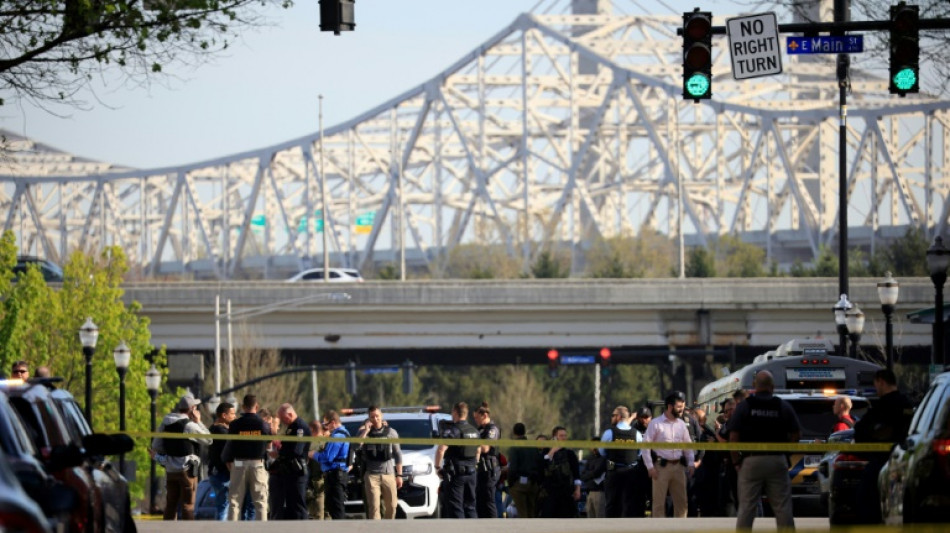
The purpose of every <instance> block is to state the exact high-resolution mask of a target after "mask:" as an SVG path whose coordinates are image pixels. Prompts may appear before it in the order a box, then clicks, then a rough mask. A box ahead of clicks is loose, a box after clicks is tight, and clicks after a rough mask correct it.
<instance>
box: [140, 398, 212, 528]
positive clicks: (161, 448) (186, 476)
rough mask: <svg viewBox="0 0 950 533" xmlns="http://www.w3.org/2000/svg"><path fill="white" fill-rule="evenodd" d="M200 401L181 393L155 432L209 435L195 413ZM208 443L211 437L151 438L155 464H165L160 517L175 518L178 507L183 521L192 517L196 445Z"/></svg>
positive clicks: (197, 463) (193, 515)
mask: <svg viewBox="0 0 950 533" xmlns="http://www.w3.org/2000/svg"><path fill="white" fill-rule="evenodd" d="M200 404H201V400H199V399H197V398H195V397H194V396H192V395H191V393H189V394H186V395H184V396H182V397H181V399H180V400H179V401H178V405H176V406H175V411H173V412H171V413H168V414H167V415H165V418H163V419H162V423H161V425H159V426H158V433H179V434H190V435H209V434H210V432H209V431H208V428H206V427H205V425H204V424H202V423H201V413H199V412H198V405H200ZM211 442H212V441H211V439H209V438H201V437H191V438H183V437H182V438H162V437H155V438H153V439H152V450H151V453H152V454H153V455H154V457H155V460H156V461H157V462H158V464H160V465H162V466H164V467H165V491H166V496H165V513H164V514H163V516H162V519H163V520H177V518H178V507H179V506H181V518H182V520H194V519H195V491H196V489H197V488H198V469H199V468H200V467H201V459H199V457H198V454H199V453H198V446H199V445H201V444H203V445H205V446H208V445H210V444H211Z"/></svg>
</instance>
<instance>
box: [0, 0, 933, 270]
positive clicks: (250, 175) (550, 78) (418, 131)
mask: <svg viewBox="0 0 950 533" xmlns="http://www.w3.org/2000/svg"><path fill="white" fill-rule="evenodd" d="M826 4H827V5H825V4H823V5H822V7H821V8H820V9H824V10H825V11H826V13H824V14H823V15H822V20H830V16H831V15H830V9H831V8H830V2H827V3H826ZM635 5H636V3H635V2H628V1H621V0H615V1H613V2H609V1H604V0H574V1H573V2H570V1H564V0H561V1H549V2H547V3H542V4H541V5H540V6H539V7H538V8H537V9H536V10H535V12H533V13H526V14H523V15H521V16H519V17H518V18H517V19H516V20H514V21H513V22H511V23H510V24H509V25H508V26H506V27H505V28H504V29H502V30H501V31H500V32H498V33H497V34H496V35H495V36H493V37H491V38H490V39H488V40H487V41H485V42H484V43H483V44H482V45H481V46H479V47H478V48H477V49H475V50H473V51H472V52H471V53H469V54H468V55H466V56H465V57H462V58H461V59H459V60H458V61H457V62H456V63H455V64H453V65H452V66H450V67H449V68H447V69H445V70H444V71H442V72H439V73H438V74H436V75H435V76H433V77H432V78H431V79H429V80H428V81H425V82H424V83H422V84H421V85H419V86H418V87H415V88H413V89H411V90H409V91H407V92H405V93H403V94H400V95H398V96H396V97H395V98H393V99H391V100H389V101H387V102H385V103H383V104H382V105H380V106H378V107H376V108H374V109H371V110H369V111H367V112H365V113H363V114H362V115H360V116H357V117H355V118H353V119H352V120H349V121H347V122H345V123H342V124H338V125H335V126H333V127H330V128H328V129H326V131H322V132H321V131H317V132H315V133H313V134H310V135H307V136H305V137H302V138H298V139H293V140H290V141H287V142H283V143H280V144H277V145H274V146H269V147H265V148H261V149H258V150H253V151H249V152H245V153H240V154H234V155H229V156H225V157H220V158H216V159H211V160H208V161H204V162H200V163H196V164H189V165H183V166H175V167H166V168H158V169H148V170H138V169H129V168H117V167H116V166H114V165H110V164H107V163H98V162H91V161H88V160H84V159H81V158H78V157H74V156H71V155H69V154H63V153H61V152H56V151H55V150H52V149H49V148H48V147H45V146H43V145H41V144H38V143H35V142H33V141H31V140H29V139H24V138H18V137H16V136H13V135H8V145H9V148H10V150H9V154H8V155H7V157H5V158H3V159H2V160H0V216H2V217H3V218H2V220H3V227H4V229H6V230H14V231H15V232H16V233H17V237H18V242H19V243H20V245H21V249H23V250H27V251H32V252H34V253H37V254H38V255H44V256H46V257H49V258H51V259H53V260H60V261H61V260H63V259H64V257H65V256H66V255H67V254H69V253H71V252H72V251H74V250H77V249H78V250H96V249H101V248H102V247H104V246H108V245H118V246H121V247H122V248H123V249H124V250H126V252H127V254H128V255H129V258H130V262H131V264H134V265H140V266H141V268H142V269H143V271H144V272H145V273H146V274H150V275H163V274H167V273H177V272H182V271H193V272H205V273H206V274H207V275H209V276H213V277H217V278H219V279H230V278H240V277H242V276H245V275H247V272H248V271H249V270H252V269H263V270H264V274H265V276H266V275H267V273H268V270H269V269H270V271H271V272H276V271H277V270H279V269H280V268H281V267H283V268H288V269H291V270H296V269H297V268H300V267H305V266H308V265H311V264H319V262H320V261H319V258H320V255H321V254H322V253H323V245H322V242H323V235H322V234H321V233H319V232H318V223H317V219H321V221H322V218H323V213H322V210H321V206H322V205H324V200H325V202H326V205H327V209H326V211H327V212H326V230H327V233H326V240H327V242H328V247H329V250H328V252H331V253H332V254H333V257H334V259H335V260H337V261H341V262H345V263H346V264H348V265H351V266H357V267H365V266H367V265H368V264H369V263H370V262H373V261H384V260H393V261H394V260H397V259H396V258H397V257H401V258H402V259H405V258H406V257H408V258H409V260H410V261H413V262H415V263H416V264H419V265H425V266H427V267H429V268H430V269H432V270H433V271H437V270H438V268H439V266H440V264H441V262H442V261H444V259H445V257H446V254H447V253H448V252H449V251H451V250H452V249H453V248H454V247H456V246H459V245H460V244H463V243H469V242H475V243H487V244H494V245H498V246H503V247H505V248H506V249H507V251H508V252H509V254H511V255H513V256H515V257H519V258H521V259H523V261H524V263H525V265H528V264H530V263H531V262H532V261H533V259H534V257H535V255H536V254H537V253H538V252H539V251H540V250H541V249H542V248H543V247H544V246H545V245H552V244H553V245H557V246H570V247H571V249H572V250H573V249H574V247H575V246H584V245H585V243H590V242H591V241H592V240H593V239H594V238H596V237H598V236H603V237H611V236H617V235H636V234H638V233H639V232H640V231H642V230H643V229H644V228H654V229H656V230H658V231H660V232H662V233H664V234H667V235H669V236H670V237H672V238H679V237H680V236H685V237H684V239H679V242H681V243H683V242H687V243H693V244H705V243H708V242H709V241H710V240H712V239H715V238H716V237H717V236H720V235H724V234H734V233H735V234H740V235H742V236H743V238H744V239H746V240H749V241H752V242H757V243H759V244H761V245H762V246H763V247H764V248H765V249H766V250H767V253H768V255H769V256H770V258H774V259H777V260H779V261H788V260H789V257H791V256H796V254H797V256H798V257H802V256H804V258H805V259H806V260H807V259H810V258H813V257H815V256H816V255H817V254H818V253H819V249H820V247H822V246H825V245H827V246H830V247H832V248H834V244H835V239H836V236H837V219H838V211H837V204H838V202H837V198H838V192H839V191H838V170H837V169H838V133H839V130H838V125H839V109H838V85H837V82H836V81H835V80H834V71H835V69H834V65H833V62H832V61H829V59H833V58H834V56H823V57H820V58H817V59H815V58H813V57H805V56H786V57H785V58H784V63H785V65H784V67H785V71H784V73H783V74H782V75H780V76H773V77H768V78H757V79H753V80H745V81H741V82H736V81H734V80H733V79H732V73H731V66H730V58H729V54H728V50H726V48H727V46H726V40H725V38H719V37H717V40H716V41H715V42H714V58H715V67H714V84H713V91H714V99H713V100H710V101H704V102H702V103H698V104H696V103H692V102H684V101H683V100H682V99H681V92H682V89H681V77H682V69H681V64H682V60H681V53H682V50H681V42H682V41H681V38H680V37H678V36H677V35H676V29H677V28H678V27H679V26H681V24H682V20H681V18H680V17H679V16H653V15H649V16H647V15H640V14H636V13H633V12H632V11H634V10H639V8H636V7H635ZM715 15H716V17H717V21H716V22H717V23H720V20H718V19H719V16H720V14H718V13H716V14H715ZM885 70H886V69H881V72H879V73H869V72H865V71H860V70H857V69H852V73H851V89H852V91H853V92H852V93H851V94H850V96H849V106H848V108H847V143H848V153H847V168H848V169H849V170H848V174H847V184H848V191H847V192H848V194H849V213H848V218H849V220H851V221H852V223H853V224H854V225H855V226H858V227H857V228H855V229H856V231H854V232H853V235H855V236H857V237H861V238H863V239H865V244H867V242H866V241H867V239H870V242H871V244H870V246H872V247H873V245H874V244H873V240H874V239H875V238H882V236H883V237H886V234H887V233H888V232H887V231H886V230H891V234H892V235H893V234H897V233H903V229H904V228H906V227H910V226H913V227H921V228H924V229H925V231H926V232H927V234H928V235H932V234H934V233H941V232H943V230H944V229H945V225H946V222H947V218H948V209H950V202H948V198H947V195H948V183H950V180H948V177H950V176H948V174H950V133H948V130H950V101H946V100H941V99H938V98H936V97H933V96H930V95H926V94H920V95H912V96H911V97H908V98H900V99H899V98H897V97H894V96H891V95H888V94H887V90H886V80H885V79H884V77H883V75H879V74H882V73H883V72H884V71H885ZM400 250H403V252H402V254H403V255H401V256H400V252H399V251H400Z"/></svg>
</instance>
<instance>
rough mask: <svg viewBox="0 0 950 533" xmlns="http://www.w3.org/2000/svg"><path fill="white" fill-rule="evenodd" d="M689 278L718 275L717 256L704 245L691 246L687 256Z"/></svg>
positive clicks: (687, 275)
mask: <svg viewBox="0 0 950 533" xmlns="http://www.w3.org/2000/svg"><path fill="white" fill-rule="evenodd" d="M686 277H687V278H714V277H716V258H715V257H714V256H713V254H712V253H710V252H709V250H707V249H706V248H705V247H703V246H696V247H693V248H690V250H689V256H688V257H687V258H686Z"/></svg>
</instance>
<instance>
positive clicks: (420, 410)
mask: <svg viewBox="0 0 950 533" xmlns="http://www.w3.org/2000/svg"><path fill="white" fill-rule="evenodd" d="M438 409H439V408H438V406H429V407H396V408H391V407H390V408H386V407H384V408H382V411H383V421H384V422H386V423H387V424H389V426H390V427H391V428H393V429H395V430H396V432H397V433H399V437H400V438H407V439H430V438H435V437H438V431H439V422H441V421H444V420H449V421H451V420H452V416H451V415H449V414H447V413H439V412H437V411H438ZM351 412H353V413H356V414H352V415H347V416H342V417H340V421H341V422H343V425H344V426H345V427H346V429H347V431H349V432H350V435H352V436H354V437H355V436H356V435H357V434H358V433H359V427H360V426H361V425H362V424H363V422H364V421H365V420H366V409H354V410H352V411H351ZM400 449H401V450H402V474H403V477H404V483H403V484H402V488H400V489H399V491H398V496H399V501H398V503H397V509H396V517H397V518H428V517H431V518H438V509H439V482H440V480H439V476H438V474H436V473H435V466H434V464H433V463H434V461H435V449H436V446H434V445H433V446H428V445H421V444H402V445H400ZM346 515H347V517H359V516H365V515H366V511H365V509H364V507H363V483H362V480H361V479H359V480H358V479H353V478H351V479H350V484H349V487H347V499H346Z"/></svg>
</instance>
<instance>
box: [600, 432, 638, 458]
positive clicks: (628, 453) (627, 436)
mask: <svg viewBox="0 0 950 533" xmlns="http://www.w3.org/2000/svg"><path fill="white" fill-rule="evenodd" d="M610 432H611V436H612V437H613V438H612V439H611V442H630V443H635V442H637V430H635V429H633V428H632V427H631V428H627V429H620V428H618V427H617V425H616V424H614V426H613V427H612V428H610ZM606 451H607V459H609V460H611V461H613V462H615V463H622V464H624V465H627V466H629V465H632V464H633V463H636V462H637V456H638V455H639V450H637V449H636V448H624V449H619V448H608V449H607V450H606Z"/></svg>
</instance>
